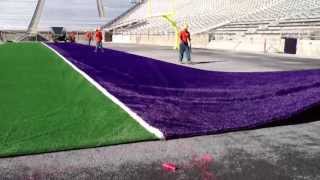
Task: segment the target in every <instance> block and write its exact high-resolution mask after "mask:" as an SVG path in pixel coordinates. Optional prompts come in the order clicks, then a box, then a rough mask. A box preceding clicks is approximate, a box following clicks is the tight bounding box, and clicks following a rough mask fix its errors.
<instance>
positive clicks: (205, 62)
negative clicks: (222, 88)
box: [191, 61, 225, 64]
mask: <svg viewBox="0 0 320 180" xmlns="http://www.w3.org/2000/svg"><path fill="white" fill-rule="evenodd" d="M217 62H225V61H199V62H194V61H192V62H191V64H209V63H217Z"/></svg>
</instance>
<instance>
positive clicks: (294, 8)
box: [105, 0, 320, 56]
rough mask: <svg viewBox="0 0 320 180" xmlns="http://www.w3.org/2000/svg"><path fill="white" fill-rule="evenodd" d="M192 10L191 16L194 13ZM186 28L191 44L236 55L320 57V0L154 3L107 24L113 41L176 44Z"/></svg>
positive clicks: (156, 0) (170, 0)
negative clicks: (179, 30)
mask: <svg viewBox="0 0 320 180" xmlns="http://www.w3.org/2000/svg"><path fill="white" fill-rule="evenodd" d="M190 12H192V13H190ZM165 15H170V17H171V18H172V19H173V20H174V21H175V22H176V24H177V26H178V27H182V26H183V24H188V25H189V27H190V32H191V33H192V39H193V46H194V47H201V48H213V49H228V50H237V51H256V52H275V53H283V52H285V49H286V47H285V46H286V44H290V43H296V45H297V46H296V47H297V49H293V50H291V51H290V50H289V51H288V53H297V54H299V55H306V56H308V55H310V56H318V55H320V52H319V47H320V42H319V41H318V40H319V39H320V1H317V0H199V1H192V0H150V1H142V2H140V3H139V4H137V5H136V6H135V7H134V8H132V9H130V10H129V11H127V12H126V13H124V14H122V15H121V16H120V17H119V18H117V19H116V20H114V21H112V22H111V23H109V24H107V25H106V26H105V28H106V31H110V32H112V34H113V41H114V42H125V43H141V44H153V43H157V44H160V45H172V44H173V43H174V42H175V35H174V34H175V29H174V28H173V27H172V25H171V24H170V22H168V20H167V19H166V18H164V16H165Z"/></svg>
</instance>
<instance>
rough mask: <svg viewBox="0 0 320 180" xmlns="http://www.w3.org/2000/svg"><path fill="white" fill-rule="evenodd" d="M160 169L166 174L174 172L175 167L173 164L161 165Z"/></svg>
mask: <svg viewBox="0 0 320 180" xmlns="http://www.w3.org/2000/svg"><path fill="white" fill-rule="evenodd" d="M162 167H163V169H164V170H166V171H168V172H175V171H176V170H177V166H176V165H175V164H173V163H163V164H162Z"/></svg>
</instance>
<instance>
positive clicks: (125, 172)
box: [0, 44, 320, 180]
mask: <svg viewBox="0 0 320 180" xmlns="http://www.w3.org/2000/svg"><path fill="white" fill-rule="evenodd" d="M106 46H108V47H109V48H112V49H117V50H122V51H127V52H130V53H133V54H138V55H144V56H148V57H153V58H156V59H162V60H166V61H169V62H171V63H177V60H176V57H177V55H176V52H175V51H173V50H172V49H171V48H170V47H156V46H141V45H139V46H137V45H135V46H133V45H124V44H122V45H120V44H106ZM193 61H194V62H195V63H194V64H192V65H185V66H192V67H193V68H199V69H205V70H218V71H241V72H249V71H279V70H297V69H311V68H320V59H306V58H305V59H303V58H295V57H292V56H282V55H261V54H250V53H234V52H227V51H215V50H204V49H194V50H193ZM318 111H319V110H318ZM319 114H320V113H319V112H317V113H313V114H311V115H310V114H309V115H308V116H305V117H304V116H302V120H303V121H304V120H306V121H308V122H304V123H300V124H291V125H283V126H275V127H268V128H262V129H256V130H246V131H238V132H231V133H225V134H218V135H210V136H199V137H193V138H185V139H177V140H169V141H152V142H141V143H132V144H125V145H117V146H109V147H100V148H93V149H83V150H75V151H66V152H57V153H48V154H41V155H33V156H21V157H15V158H2V159H0V179H137V180H150V179H153V180H156V179H190V180H191V179H192V180H193V179H206V178H207V179H215V180H278V179H279V180H287V179H288V180H289V179H290V180H291V179H293V180H318V179H320V130H319V129H320V121H317V120H318V117H320V115H319ZM303 118H308V119H303ZM310 118H311V119H310ZM206 154H209V155H210V156H212V157H213V161H212V162H210V163H208V164H207V166H204V165H203V164H202V165H201V164H200V163H199V161H196V160H195V159H199V158H201V157H202V156H203V155H206ZM165 162H171V163H174V164H176V165H177V167H178V169H177V171H176V172H167V171H165V170H163V169H162V163H165ZM206 174H207V176H206ZM209 177H211V178H209Z"/></svg>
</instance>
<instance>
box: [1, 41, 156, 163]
mask: <svg viewBox="0 0 320 180" xmlns="http://www.w3.org/2000/svg"><path fill="white" fill-rule="evenodd" d="M152 139H156V138H155V137H154V136H153V135H152V134H150V133H149V132H147V131H146V130H145V129H144V128H143V127H141V126H140V125H139V124H138V123H137V122H136V121H135V120H133V119H132V118H131V117H130V116H129V115H128V114H127V113H126V112H125V111H123V110H122V109H121V108H120V107H119V106H117V105H116V104H114V103H113V102H112V101H111V100H109V99H108V98H107V97H106V96H104V95H103V94H102V93H101V92H100V91H98V90H97V89H96V88H95V87H94V86H92V85H91V84H90V83H89V82H88V81H87V80H85V79H84V78H83V77H82V76H81V75H80V74H79V73H77V72H76V71H74V70H73V69H72V68H71V67H70V66H69V65H68V64H66V63H65V62H64V61H63V60H62V59H61V58H60V57H58V56H57V55H56V54H54V53H53V52H52V51H51V50H49V49H48V48H46V47H45V46H44V45H42V44H39V43H7V44H3V45H1V46H0V157H4V156H16V155H22V154H23V155H24V154H33V153H42V152H52V151H60V150H68V149H78V148H87V147H97V146H103V145H111V144H120V143H128V142H134V141H142V140H152Z"/></svg>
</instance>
